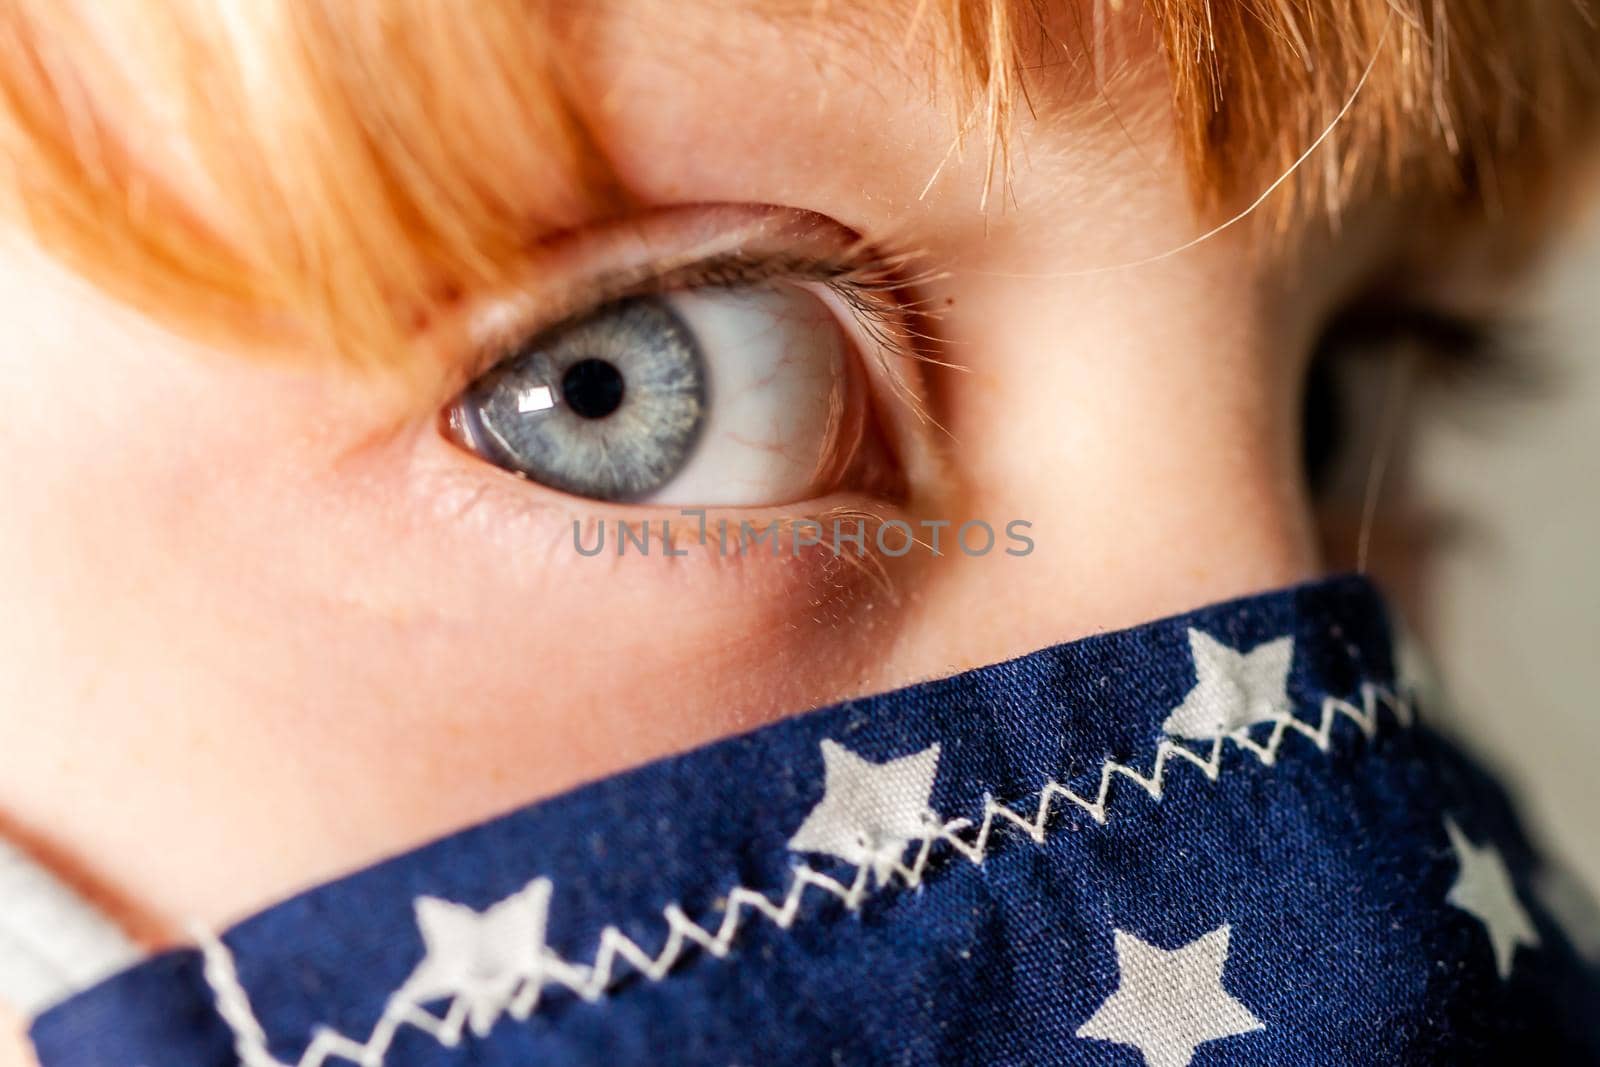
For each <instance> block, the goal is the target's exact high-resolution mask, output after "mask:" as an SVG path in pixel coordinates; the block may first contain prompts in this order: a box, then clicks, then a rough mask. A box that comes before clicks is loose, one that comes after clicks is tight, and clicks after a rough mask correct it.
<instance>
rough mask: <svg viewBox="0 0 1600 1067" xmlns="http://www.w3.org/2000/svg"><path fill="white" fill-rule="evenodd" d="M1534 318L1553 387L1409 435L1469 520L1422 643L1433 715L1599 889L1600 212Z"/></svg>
mask: <svg viewBox="0 0 1600 1067" xmlns="http://www.w3.org/2000/svg"><path fill="white" fill-rule="evenodd" d="M1536 309H1537V310H1538V311H1540V312H1543V313H1545V314H1547V315H1548V320H1547V322H1548V327H1547V328H1548V331H1549V332H1548V334H1547V336H1546V338H1545V343H1543V344H1541V346H1540V347H1541V349H1542V350H1543V351H1544V353H1545V354H1546V355H1547V356H1548V362H1549V364H1550V366H1549V371H1550V379H1551V381H1550V388H1549V390H1548V392H1547V393H1545V394H1543V395H1540V396H1538V397H1536V398H1534V399H1531V400H1529V401H1527V402H1525V403H1514V404H1513V405H1512V407H1511V409H1510V410H1507V411H1505V412H1504V413H1502V414H1501V415H1498V416H1496V415H1494V414H1493V413H1489V412H1485V417H1484V418H1482V419H1465V420H1464V419H1461V418H1443V417H1440V418H1427V419H1425V420H1424V421H1423V424H1422V429H1421V431H1420V434H1419V439H1418V442H1417V444H1418V451H1417V453H1416V463H1417V466H1416V471H1417V477H1418V480H1419V486H1418V488H1419V490H1420V491H1421V492H1422V493H1423V498H1424V500H1425V501H1428V502H1433V503H1437V504H1438V505H1441V506H1443V507H1445V508H1447V509H1449V510H1450V511H1452V512H1456V511H1459V512H1462V513H1464V514H1465V515H1467V516H1469V517H1470V519H1471V522H1472V529H1471V532H1470V534H1469V536H1467V537H1466V538H1464V539H1463V541H1462V543H1460V544H1458V545H1455V546H1453V547H1452V548H1450V549H1449V550H1448V551H1447V552H1446V553H1444V556H1443V558H1442V560H1441V562H1440V567H1439V569H1438V571H1437V577H1438V581H1437V585H1436V590H1437V596H1436V598H1435V601H1434V608H1433V617H1432V619H1431V623H1432V625H1431V630H1432V633H1431V635H1430V644H1431V651H1432V652H1433V658H1434V660H1435V665H1436V667H1437V669H1438V672H1439V674H1440V675H1441V676H1442V680H1443V684H1444V686H1445V689H1446V692H1447V693H1448V694H1449V697H1450V700H1449V702H1448V703H1447V705H1446V706H1445V707H1444V708H1443V709H1442V710H1441V712H1440V713H1439V714H1438V715H1436V716H1435V718H1437V719H1442V720H1444V721H1443V723H1442V725H1444V726H1445V727H1446V728H1447V729H1451V730H1452V731H1453V732H1455V733H1458V734H1459V735H1460V736H1462V737H1463V738H1464V739H1465V740H1466V741H1467V742H1468V743H1469V744H1470V745H1471V746H1472V748H1473V749H1474V750H1475V751H1476V752H1477V753H1478V754H1479V755H1480V756H1481V757H1483V758H1485V759H1486V760H1487V761H1489V762H1491V763H1492V765H1494V766H1495V767H1496V768H1497V769H1498V770H1500V771H1501V772H1502V774H1503V775H1504V776H1505V777H1507V778H1509V779H1510V780H1511V782H1512V784H1513V786H1514V788H1515V789H1516V790H1517V792H1518V793H1519V795H1520V798H1521V800H1522V804H1523V812H1524V814H1525V815H1526V816H1527V817H1528V821H1529V823H1530V829H1532V830H1533V831H1534V832H1535V834H1536V835H1538V836H1540V837H1541V838H1542V839H1543V841H1544V843H1545V844H1546V845H1547V846H1548V847H1549V848H1550V849H1551V850H1552V852H1554V853H1555V854H1556V855H1558V856H1559V857H1562V858H1564V859H1565V860H1566V862H1567V864H1568V866H1569V867H1570V869H1571V872H1572V873H1573V874H1574V875H1575V876H1576V881H1577V882H1578V883H1586V884H1587V886H1588V888H1589V890H1590V893H1591V895H1600V551H1597V549H1600V218H1592V217H1591V218H1589V219H1587V220H1585V221H1584V222H1583V224H1582V225H1580V226H1578V227H1576V228H1575V229H1574V232H1573V234H1572V236H1571V237H1570V238H1569V240H1568V242H1567V247H1565V248H1563V249H1561V250H1560V253H1559V254H1558V256H1557V257H1556V259H1555V260H1554V261H1553V262H1551V263H1550V264H1549V265H1548V266H1547V267H1546V268H1545V276H1544V278H1543V281H1542V283H1541V285H1540V286H1539V290H1538V298H1537V301H1536ZM1484 406H1485V407H1487V406H1488V405H1484Z"/></svg>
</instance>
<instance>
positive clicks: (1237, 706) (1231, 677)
mask: <svg viewBox="0 0 1600 1067" xmlns="http://www.w3.org/2000/svg"><path fill="white" fill-rule="evenodd" d="M1189 652H1190V653H1191V654H1192V655H1193V656H1194V672H1195V677H1196V679H1197V680H1196V681H1195V684H1194V688H1193V689H1190V690H1189V693H1188V695H1187V696H1185V697H1184V698H1183V703H1181V704H1179V705H1178V706H1177V707H1176V708H1173V709H1172V714H1170V715H1168V716H1167V721H1166V722H1164V723H1162V724H1161V729H1162V730H1163V731H1165V732H1166V733H1169V734H1172V735H1174V736H1177V737H1187V738H1193V739H1197V740H1205V741H1209V740H1211V739H1212V738H1216V737H1221V736H1223V735H1225V734H1229V733H1232V732H1233V731H1235V730H1240V729H1243V728H1245V727H1247V726H1250V725H1252V724H1253V723H1258V722H1272V721H1274V720H1276V719H1278V718H1279V717H1281V716H1284V715H1288V714H1289V713H1290V705H1289V694H1288V683H1289V664H1290V663H1291V662H1292V661H1293V660H1294V638H1293V637H1279V638H1277V639H1275V640H1272V641H1266V642H1263V643H1262V644H1259V645H1257V646H1256V647H1255V648H1253V649H1251V650H1250V651H1249V652H1238V651H1235V650H1234V649H1231V648H1229V647H1228V646H1227V645H1225V644H1223V643H1222V642H1220V641H1218V640H1217V639H1216V638H1214V637H1212V636H1211V635H1210V634H1205V633H1202V632H1200V631H1199V630H1195V629H1191V630H1190V631H1189Z"/></svg>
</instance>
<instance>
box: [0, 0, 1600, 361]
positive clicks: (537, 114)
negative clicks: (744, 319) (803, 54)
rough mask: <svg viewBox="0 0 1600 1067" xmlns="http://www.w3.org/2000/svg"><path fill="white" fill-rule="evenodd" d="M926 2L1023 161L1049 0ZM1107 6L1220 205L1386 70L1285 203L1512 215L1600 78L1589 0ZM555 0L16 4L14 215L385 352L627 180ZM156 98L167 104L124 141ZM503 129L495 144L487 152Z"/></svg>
mask: <svg viewBox="0 0 1600 1067" xmlns="http://www.w3.org/2000/svg"><path fill="white" fill-rule="evenodd" d="M914 2H915V7H914V9H913V11H912V18H911V26H912V27H913V30H914V31H915V30H916V29H918V28H920V27H924V26H926V27H928V28H929V29H930V30H931V32H932V33H933V34H934V37H935V40H936V51H937V55H938V59H939V62H940V63H941V64H942V66H943V67H945V68H947V69H948V70H950V71H952V72H953V74H954V77H955V82H954V84H955V85H956V86H957V87H958V92H959V93H960V94H961V96H962V99H963V100H964V101H965V102H966V105H967V113H968V114H969V115H970V116H971V119H970V121H969V122H968V123H966V125H965V126H964V128H963V130H962V131H961V132H962V133H963V134H969V133H974V132H975V133H977V134H979V135H981V136H983V137H985V138H986V139H987V144H988V149H989V156H988V159H989V168H990V176H991V178H994V177H995V176H997V175H1003V172H1004V167H1005V161H1006V159H1007V155H1008V151H1009V147H1010V137H1011V131H1012V128H1013V125H1014V122H1015V117H1016V113H1017V111H1018V109H1019V108H1020V107H1023V106H1025V104H1026V100H1027V74H1026V62H1025V57H1026V56H1027V55H1028V54H1029V49H1030V47H1031V46H1032V45H1033V44H1034V43H1035V40H1036V38H1037V37H1038V35H1040V34H1043V33H1045V32H1046V30H1045V27H1046V24H1047V21H1048V16H1049V15H1050V14H1051V13H1052V9H1051V0H914ZM1086 2H1088V3H1090V4H1093V5H1094V7H1093V9H1092V14H1093V19H1094V25H1096V26H1099V25H1103V24H1104V21H1105V20H1106V19H1108V18H1110V17H1112V16H1120V15H1123V14H1125V12H1124V11H1123V9H1124V6H1125V5H1132V6H1134V7H1135V8H1136V10H1133V11H1131V12H1126V13H1127V14H1135V15H1137V17H1138V18H1140V19H1144V20H1148V25H1149V26H1151V27H1153V29H1154V31H1155V34H1156V37H1157V39H1158V40H1159V42H1160V47H1161V50H1162V52H1163V56H1164V59H1165V62H1166V65H1167V67H1168V68H1169V70H1170V83H1171V86H1172V97H1173V105H1174V113H1175V115H1176V118H1177V122H1178V124H1179V134H1180V139H1181V143H1182V145H1183V148H1184V152H1185V156H1186V158H1187V160H1188V163H1189V167H1190V170H1191V179H1192V185H1193V188H1194V189H1195V192H1196V196H1197V199H1198V201H1199V203H1200V204H1201V206H1202V207H1203V208H1205V209H1207V210H1217V209H1220V208H1221V207H1223V206H1224V205H1226V204H1228V203H1230V202H1237V197H1239V196H1240V195H1244V194H1247V193H1249V192H1250V191H1251V190H1252V189H1258V188H1260V187H1262V186H1264V185H1265V184H1266V183H1267V182H1270V181H1271V180H1273V179H1274V178H1276V177H1278V176H1279V175H1281V174H1283V173H1284V172H1285V171H1286V170H1287V169H1288V168H1290V167H1292V166H1293V165H1294V163H1295V161H1296V160H1297V159H1298V158H1299V157H1300V155H1301V153H1302V152H1303V151H1304V150H1305V147H1306V146H1307V145H1308V144H1309V143H1311V141H1313V140H1314V139H1315V138H1316V137H1317V136H1318V135H1319V134H1320V133H1321V132H1322V131H1323V130H1324V129H1326V128H1327V126H1328V124H1329V122H1330V120H1331V119H1332V118H1333V116H1334V115H1336V114H1337V113H1338V112H1339V111H1340V109H1341V108H1342V107H1344V106H1345V105H1346V103H1347V102H1349V99H1350V94H1351V92H1352V89H1353V87H1354V86H1355V85H1356V83H1357V81H1358V80H1359V79H1360V77H1361V75H1362V72H1363V71H1365V70H1366V69H1367V68H1368V66H1369V65H1371V67H1372V72H1371V75H1370V77H1369V79H1368V83H1367V85H1366V87H1365V88H1364V89H1363V92H1362V93H1361V95H1360V98H1359V99H1358V100H1357V101H1356V102H1355V104H1354V106H1353V107H1352V108H1351V110H1350V112H1349V114H1348V115H1347V116H1346V118H1345V121H1343V122H1341V123H1340V125H1339V127H1338V129H1337V130H1336V131H1335V133H1334V135H1333V136H1332V137H1330V139H1329V142H1328V143H1327V144H1326V145H1325V146H1324V148H1323V150H1320V151H1319V152H1318V154H1317V156H1316V158H1315V159H1314V160H1313V161H1311V165H1309V166H1307V167H1306V168H1304V173H1299V174H1296V175H1295V178H1294V180H1293V181H1291V182H1289V183H1286V185H1285V186H1284V189H1283V190H1282V195H1281V196H1278V197H1275V198H1274V205H1273V210H1272V211H1271V212H1270V217H1271V218H1273V219H1275V220H1277V223H1278V224H1279V225H1280V226H1283V225H1286V224H1287V223H1288V222H1289V221H1290V220H1292V219H1296V218H1305V217H1311V216H1315V215H1319V214H1321V215H1326V216H1332V217H1337V214H1338V212H1339V211H1340V210H1341V208H1343V207H1344V206H1345V205H1347V204H1348V203H1350V202H1351V201H1352V200H1353V199H1355V198H1357V197H1360V196H1363V195H1368V194H1370V193H1371V192H1373V191H1374V190H1383V191H1387V192H1392V193H1401V194H1405V195H1417V196H1420V197H1424V198H1428V200H1429V201H1430V202H1433V203H1437V204H1439V205H1448V206H1449V207H1450V208H1451V209H1452V210H1466V211H1471V210H1480V211H1485V212H1488V213H1489V214H1491V215H1497V214H1499V215H1503V214H1505V213H1507V212H1509V211H1510V210H1512V207H1511V206H1512V205H1518V206H1520V205H1523V204H1528V203H1531V202H1532V200H1533V198H1535V197H1536V196H1537V195H1538V193H1539V191H1540V188H1541V186H1542V185H1543V184H1544V183H1545V182H1546V181H1548V179H1549V176H1550V175H1551V173H1552V172H1553V171H1554V170H1555V168H1556V166H1557V164H1559V163H1560V162H1562V161H1563V160H1565V159H1567V158H1570V156H1571V155H1572V153H1573V151H1574V147H1575V145H1576V144H1577V143H1578V141H1579V139H1580V138H1582V137H1584V136H1586V135H1587V133H1588V131H1589V126H1590V123H1591V120H1592V118H1593V113H1594V111H1595V105H1596V102H1597V100H1600V91H1597V89H1600V87H1597V85H1596V84H1595V81H1596V77H1597V73H1596V72H1597V70H1600V63H1597V57H1600V48H1597V45H1600V29H1597V26H1596V21H1595V18H1594V16H1593V13H1592V12H1591V11H1590V10H1589V7H1588V0H1548V2H1544V3H1540V4H1538V5H1537V9H1535V8H1534V7H1530V5H1529V4H1528V3H1527V0H1086ZM546 8H548V10H547V9H546ZM814 10H815V12H816V13H817V14H818V15H819V17H828V13H827V11H826V4H821V5H818V6H815V8H814ZM559 17H562V15H561V11H560V5H559V4H556V3H554V2H553V0H543V3H541V2H539V0H531V2H530V0H474V2H473V3H472V4H470V5H464V4H461V3H459V2H456V0H392V2H384V3H371V4H368V3H351V2H349V0H255V2H253V3H250V4H242V5H241V4H216V3H214V2H213V0H165V2H163V3H160V4H138V5H114V4H108V5H93V4H89V3H83V2H68V0H8V2H7V3H5V4H4V5H0V161H3V162H0V166H3V167H4V170H3V171H0V211H5V212H8V213H9V214H11V215H13V216H14V217H16V218H18V219H20V220H21V221H22V222H23V223H24V224H25V225H26V227H27V228H28V229H29V230H30V231H31V232H32V234H33V235H34V236H35V238H36V239H37V240H38V241H39V242H40V243H41V245H42V246H43V247H45V248H46V249H47V250H49V251H50V252H52V253H53V254H55V255H57V256H59V257H61V258H62V259H63V260H64V261H65V262H66V263H67V264H68V265H69V266H70V267H71V268H72V269H74V270H76V271H77V272H79V273H80V274H82V275H84V276H86V277H88V278H90V279H91V280H92V281H94V282H96V283H97V284H99V285H101V286H102V287H104V288H106V289H107V290H109V291H110V292H112V293H113V294H115V295H116V296H118V297H119V298H121V299H123V300H125V301H127V302H129V303H131V304H133V305H135V306H137V307H139V308H141V309H143V310H146V311H149V312H151V313H153V314H155V315H156V316H157V317H158V318H160V319H161V320H163V321H166V322H168V323H171V324H173V325H176V326H178V327H180V328H185V329H188V330H191V331H195V332H198V333H200V334H202V335H215V334H217V333H218V332H219V331H220V332H221V333H223V334H225V335H227V336H229V337H230V338H232V339H234V340H237V339H239V338H240V337H241V335H244V336H250V337H259V338H262V339H265V340H269V341H272V340H278V341H281V340H283V339H284V338H289V337H292V338H294V340H295V347H297V348H306V347H312V348H316V349H318V350H326V351H333V352H338V353H342V354H344V355H346V356H348V357H350V358H353V359H354V360H356V361H358V362H362V363H368V364H393V363H395V362H396V357H395V355H394V353H395V352H397V351H401V350H404V348H405V339H406V336H407V334H408V332H409V331H410V330H411V329H412V327H413V326H414V325H415V316H416V314H417V309H419V308H426V307H428V306H430V305H437V304H438V302H439V301H440V300H442V299H447V298H449V297H450V296H451V295H453V294H456V293H460V292H467V291H473V290H475V289H476V288H478V287H494V286H500V285H504V284H506V282H507V280H508V274H509V272H510V271H511V270H512V269H513V267H512V265H514V264H516V263H517V262H518V261H519V259H521V258H522V256H523V255H524V254H525V251H526V249H525V244H526V241H527V239H528V234H529V233H531V232H534V231H536V230H538V229H541V228H545V227H550V226H559V225H561V224H563V223H564V222H565V223H570V222H572V221H576V220H578V219H581V218H582V217H584V216H585V214H586V213H593V212H595V211H597V210H598V211H602V212H605V211H617V210H621V209H622V208H623V207H625V205H626V199H627V197H626V191H625V190H624V189H622V188H621V187H620V185H619V183H618V182H617V181H616V180H615V178H614V177H613V176H612V175H611V173H610V171H609V170H608V168H607V166H606V163H605V160H604V159H603V157H602V155H601V153H600V152H598V151H597V150H596V146H595V145H594V144H593V143H592V141H591V139H590V135H589V132H588V130H587V128H586V127H585V125H584V123H583V121H582V120H581V118H580V117H579V114H578V110H577V108H576V107H575V106H574V104H573V101H574V100H576V99H578V97H577V95H576V94H577V92H578V88H579V87H578V86H576V85H575V84H572V78H571V77H570V75H569V72H568V70H567V68H566V66H565V65H564V63H563V62H562V56H561V55H560V53H559V51H558V49H557V47H556V42H557V40H558V35H557V34H555V33H553V32H552V30H551V21H552V20H554V19H557V18H559ZM907 39H908V40H909V39H910V38H909V37H908V38H907ZM112 42H115V47H112ZM1087 43H1088V44H1089V45H1090V49H1089V51H1090V54H1091V55H1092V54H1093V52H1094V47H1093V42H1087ZM130 56H133V57H137V59H136V60H134V61H130V60H129V59H128V57H130ZM1375 57H1376V58H1375ZM130 62H137V66H136V67H130ZM135 82H137V85H138V90H139V91H138V92H132V91H131V88H132V86H133V84H134V83H135ZM462 86H470V87H471V89H470V92H463V91H461V87H462ZM136 100H137V101H153V102H154V106H153V107H149V106H145V107H144V110H143V111H142V112H141V113H139V114H138V115H137V116H136V117H137V119H138V123H137V124H136V125H134V126H133V127H132V128H133V129H135V130H137V131H138V133H137V134H133V135H130V133H129V132H128V131H129V128H130V127H129V125H128V123H127V121H126V120H127V114H126V113H127V110H128V108H129V107H141V106H143V105H141V104H136V103H133V102H132V101H136ZM111 102H115V103H116V104H117V105H118V106H117V107H111V106H108V105H109V104H110V103H111ZM113 116H115V118H113ZM419 130H422V131H427V136H418V135H417V131H419ZM130 138H132V139H130ZM488 150H492V151H493V153H494V166H493V167H492V168H487V167H486V168H481V169H478V170H476V171H475V170H474V169H473V168H472V167H470V166H468V167H465V168H464V167H463V165H462V162H463V160H467V161H471V160H477V159H482V158H484V153H485V152H486V151H488ZM162 163H167V164H181V165H169V166H162V165H161V164H162ZM174 173H177V174H181V175H183V179H182V181H183V183H184V184H182V185H181V186H180V185H179V184H178V183H177V182H175V181H174V180H173V179H172V177H171V175H172V174H174Z"/></svg>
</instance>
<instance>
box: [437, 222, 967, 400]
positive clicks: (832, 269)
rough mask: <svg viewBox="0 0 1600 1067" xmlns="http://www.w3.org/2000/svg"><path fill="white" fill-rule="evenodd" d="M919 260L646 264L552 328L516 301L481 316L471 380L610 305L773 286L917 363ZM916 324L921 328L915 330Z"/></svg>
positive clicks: (867, 252)
mask: <svg viewBox="0 0 1600 1067" xmlns="http://www.w3.org/2000/svg"><path fill="white" fill-rule="evenodd" d="M920 258H921V257H920V256H918V255H916V254H914V253H904V252H899V253H890V252H881V251H878V250H875V249H874V248H872V247H871V246H869V245H867V244H866V243H864V242H862V243H858V244H857V245H856V246H854V247H853V248H851V249H849V250H847V251H846V252H844V253H842V254H840V255H838V256H828V257H819V256H798V255H786V254H783V253H773V254H767V253H763V254H758V255H752V254H750V253H746V252H743V251H738V250H735V251H731V252H724V253H718V254H715V255H711V256H707V257H705V258H702V259H698V260H694V261H691V262H688V263H682V264H662V263H646V264H642V265H640V266H638V267H634V268H630V269H628V270H625V271H619V272H617V273H614V274H611V275H607V276H603V277H601V278H599V279H596V280H595V281H594V282H593V283H592V284H591V285H590V286H589V288H588V291H587V292H586V294H585V299H584V300H583V301H581V302H580V303H578V304H576V305H575V306H573V307H571V308H568V309H566V313H565V314H563V315H560V316H559V317H556V318H555V319H554V321H549V319H548V317H546V318H545V321H540V322H537V323H534V322H529V321H524V320H525V319H527V318H532V316H527V315H524V314H523V313H522V312H521V309H520V308H518V307H516V306H515V302H514V301H501V302H499V303H498V304H496V305H491V312H499V314H497V315H480V317H479V319H478V321H477V322H476V323H475V324H474V329H473V331H472V332H473V338H472V343H473V345H474V347H475V348H476V350H477V351H476V358H475V359H474V360H472V364H473V365H472V367H471V371H470V374H469V375H468V378H469V380H470V379H471V378H476V377H477V376H479V375H481V374H483V373H485V372H487V371H488V370H490V369H492V368H493V367H494V366H496V365H497V364H499V363H501V362H502V361H504V360H505V359H507V358H510V357H511V356H513V355H514V354H515V353H516V352H517V350H518V349H519V348H521V347H522V346H523V345H525V344H526V343H527V341H528V339H529V338H530V337H534V336H537V335H539V334H541V333H544V332H547V331H550V330H554V329H557V328H559V327H560V326H561V325H562V324H563V323H566V322H571V321H573V320H576V319H580V318H583V317H584V316H586V315H590V314H593V313H594V312H595V311H597V310H599V309H600V308H602V307H605V306H606V305H608V304H612V303H615V302H616V301H619V300H624V299H627V298H628V297H631V296H639V295H643V294H646V293H667V292H673V291H676V290H681V289H691V288H697V287H706V286H715V287H723V288H736V287H740V286H750V285H760V284H762V283H768V282H784V281H787V282H796V283H805V282H812V283H817V284H821V285H825V286H827V287H828V288H829V289H830V290H831V291H832V292H834V293H835V294H836V295H837V296H838V297H839V298H840V300H841V301H842V302H843V303H844V304H846V305H847V306H848V307H849V309H850V310H851V312H852V313H853V314H854V315H855V316H856V318H857V320H858V322H859V323H860V325H861V326H862V329H863V331H864V332H865V333H866V334H867V335H868V337H869V338H870V339H871V340H872V342H873V343H874V344H875V345H877V346H878V347H879V349H880V351H881V353H882V354H883V355H885V356H888V357H890V358H896V357H904V358H907V359H915V358H918V357H919V355H920V353H919V352H918V351H917V342H918V341H919V340H928V339H931V338H930V337H929V336H928V335H927V334H926V333H925V332H923V331H922V330H919V329H918V328H917V324H918V322H920V321H921V320H927V319H931V318H932V317H933V315H934V312H933V311H932V309H931V308H930V307H929V306H927V304H926V302H925V301H922V300H917V299H913V298H911V297H910V295H909V294H910V293H912V292H914V291H915V287H916V286H919V285H922V284H926V282H927V281H929V280H932V279H934V278H936V277H938V275H936V274H934V273H932V272H927V271H922V272H917V271H914V270H913V269H912V268H913V266H914V264H916V263H917V262H918V261H919V260H920ZM913 320H917V321H916V322H914V321H913Z"/></svg>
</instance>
